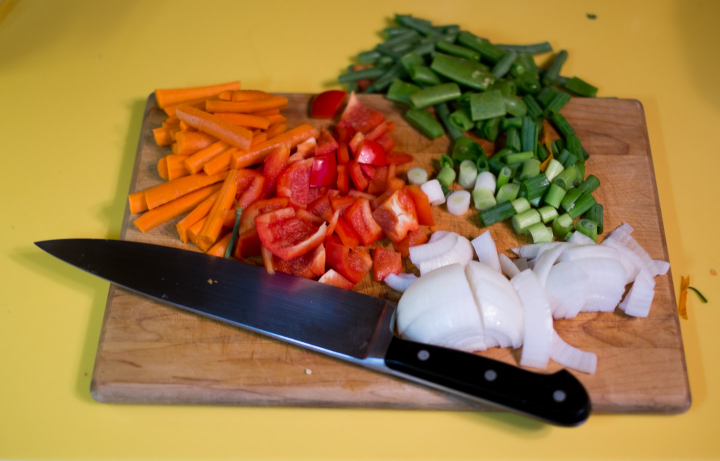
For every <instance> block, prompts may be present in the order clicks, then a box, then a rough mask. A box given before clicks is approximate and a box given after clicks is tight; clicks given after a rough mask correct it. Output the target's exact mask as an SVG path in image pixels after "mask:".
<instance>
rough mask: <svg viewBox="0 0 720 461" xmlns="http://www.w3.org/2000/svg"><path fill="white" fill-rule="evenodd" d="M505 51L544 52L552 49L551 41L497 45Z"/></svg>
mask: <svg viewBox="0 0 720 461" xmlns="http://www.w3.org/2000/svg"><path fill="white" fill-rule="evenodd" d="M495 46H497V47H498V48H500V49H501V50H503V51H516V52H518V53H530V54H542V53H548V52H550V51H552V50H553V49H552V45H550V43H549V42H542V43H534V44H532V45H504V44H503V45H495Z"/></svg>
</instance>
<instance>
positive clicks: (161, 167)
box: [157, 157, 168, 179]
mask: <svg viewBox="0 0 720 461" xmlns="http://www.w3.org/2000/svg"><path fill="white" fill-rule="evenodd" d="M157 169H158V174H159V175H160V177H161V178H163V179H167V178H168V167H167V157H163V158H161V159H160V161H158V164H157Z"/></svg>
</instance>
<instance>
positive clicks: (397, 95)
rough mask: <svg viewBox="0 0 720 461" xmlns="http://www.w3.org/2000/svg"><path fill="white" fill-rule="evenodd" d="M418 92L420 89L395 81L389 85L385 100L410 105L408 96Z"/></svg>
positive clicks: (398, 80) (410, 84)
mask: <svg viewBox="0 0 720 461" xmlns="http://www.w3.org/2000/svg"><path fill="white" fill-rule="evenodd" d="M418 91H420V87H418V86H415V85H413V84H412V83H407V82H404V81H402V80H400V79H397V80H395V81H394V82H393V84H392V85H390V88H389V89H388V92H387V98H388V99H389V100H391V101H395V102H400V103H403V104H410V95H412V94H415V93H417V92H418Z"/></svg>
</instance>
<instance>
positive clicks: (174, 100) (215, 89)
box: [155, 82, 240, 109]
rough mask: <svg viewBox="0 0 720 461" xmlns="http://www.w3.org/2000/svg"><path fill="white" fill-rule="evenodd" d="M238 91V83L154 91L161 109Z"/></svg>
mask: <svg viewBox="0 0 720 461" xmlns="http://www.w3.org/2000/svg"><path fill="white" fill-rule="evenodd" d="M239 89H240V82H230V83H222V84H219V85H210V86H198V87H194V88H173V89H168V90H155V98H156V99H157V102H158V106H160V108H161V109H162V108H163V107H165V106H169V105H171V104H178V103H181V102H186V101H191V100H193V99H199V98H207V97H210V96H215V95H217V94H220V93H222V92H223V91H228V90H229V91H233V90H239Z"/></svg>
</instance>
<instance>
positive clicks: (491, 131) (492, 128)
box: [478, 117, 502, 142]
mask: <svg viewBox="0 0 720 461" xmlns="http://www.w3.org/2000/svg"><path fill="white" fill-rule="evenodd" d="M501 121H502V117H495V118H491V119H489V120H484V121H479V122H478V125H480V124H482V126H478V130H479V131H480V135H481V136H482V137H483V138H485V139H487V140H488V141H490V142H495V140H496V139H497V137H498V136H499V135H500V122H501Z"/></svg>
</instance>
